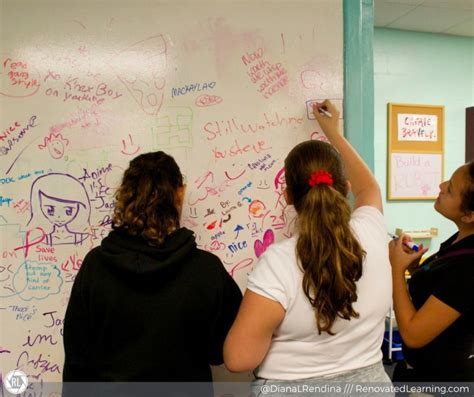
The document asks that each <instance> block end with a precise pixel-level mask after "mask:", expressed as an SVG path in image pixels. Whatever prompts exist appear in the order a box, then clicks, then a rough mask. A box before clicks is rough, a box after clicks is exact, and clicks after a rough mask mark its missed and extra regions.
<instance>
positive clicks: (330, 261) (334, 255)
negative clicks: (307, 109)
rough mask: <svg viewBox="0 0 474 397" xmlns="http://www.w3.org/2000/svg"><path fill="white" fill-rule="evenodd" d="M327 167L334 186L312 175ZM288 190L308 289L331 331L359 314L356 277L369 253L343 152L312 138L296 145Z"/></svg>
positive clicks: (321, 327)
mask: <svg viewBox="0 0 474 397" xmlns="http://www.w3.org/2000/svg"><path fill="white" fill-rule="evenodd" d="M315 171H326V172H328V173H330V174H331V176H332V179H333V184H332V186H331V185H329V184H324V183H321V184H318V185H316V186H314V187H311V185H310V183H309V180H310V179H311V174H312V173H314V172H315ZM285 179H286V184H287V196H288V199H289V201H290V202H291V203H292V204H293V205H294V207H295V210H296V212H297V213H298V241H297V245H296V251H297V256H298V259H299V263H300V266H301V268H302V270H303V272H304V275H303V291H304V293H305V295H306V296H307V298H308V299H309V302H310V303H311V305H312V306H313V307H314V310H315V317H316V324H317V327H318V332H319V334H321V333H322V332H327V333H329V334H330V335H334V333H333V332H331V328H332V326H333V324H334V321H335V320H336V318H337V317H339V318H342V319H345V320H350V319H351V318H358V317H359V314H358V313H357V312H356V311H355V310H354V307H353V303H354V302H356V301H357V287H356V281H357V280H359V279H360V277H361V276H362V262H363V260H364V257H365V252H364V251H363V249H362V247H361V245H360V243H359V241H358V240H357V239H356V237H355V236H354V234H353V232H352V230H351V227H350V225H349V221H350V218H351V207H350V205H349V202H348V200H347V198H346V195H347V193H348V186H347V180H346V177H345V173H344V169H343V164H342V161H341V158H340V156H339V153H338V152H337V151H336V150H335V149H334V148H333V147H332V146H331V145H329V144H328V143H325V142H321V141H307V142H303V143H301V144H299V145H297V146H296V147H295V148H293V150H291V152H290V153H289V154H288V156H287V158H286V160H285Z"/></svg>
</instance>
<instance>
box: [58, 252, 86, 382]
mask: <svg viewBox="0 0 474 397" xmlns="http://www.w3.org/2000/svg"><path fill="white" fill-rule="evenodd" d="M87 259H88V258H87V256H86V258H84V262H83V263H82V266H81V268H80V269H79V271H78V273H77V275H76V279H75V280H74V285H73V286H72V290H71V295H70V297H69V303H68V305H67V309H66V314H65V316H64V329H63V334H64V335H63V343H64V352H65V358H64V368H63V382H80V381H83V380H86V379H87V378H88V377H90V376H91V368H88V365H87V355H86V354H87V351H88V348H89V346H90V342H89V335H90V327H89V324H90V318H89V310H88V305H87V299H86V296H85V287H86V285H85V284H86V283H85V280H84V278H85V274H86V272H87V270H86V268H87V266H88V260H87Z"/></svg>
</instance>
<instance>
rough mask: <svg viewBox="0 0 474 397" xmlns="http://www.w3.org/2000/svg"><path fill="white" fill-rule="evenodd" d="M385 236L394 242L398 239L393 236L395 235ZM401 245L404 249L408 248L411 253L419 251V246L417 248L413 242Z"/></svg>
mask: <svg viewBox="0 0 474 397" xmlns="http://www.w3.org/2000/svg"><path fill="white" fill-rule="evenodd" d="M387 234H388V235H389V236H390V238H391V239H392V240H396V239H398V238H399V237H398V236H397V235H395V234H392V233H387ZM403 245H404V246H405V247H408V248H410V249H411V250H412V251H415V252H418V251H419V250H420V246H419V245H418V244H415V243H414V242H413V241H407V242H404V243H403Z"/></svg>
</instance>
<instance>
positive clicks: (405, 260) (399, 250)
mask: <svg viewBox="0 0 474 397" xmlns="http://www.w3.org/2000/svg"><path fill="white" fill-rule="evenodd" d="M389 236H390V237H391V238H392V241H390V244H389V257H390V264H391V265H392V272H402V273H405V270H408V271H409V272H410V273H411V272H412V271H413V270H415V269H416V268H417V267H418V265H419V263H420V259H421V257H422V256H423V254H424V253H425V252H426V251H428V248H423V244H421V245H417V244H415V243H413V241H412V240H411V238H410V236H408V235H406V234H402V235H401V236H400V237H398V236H395V235H393V234H390V233H389Z"/></svg>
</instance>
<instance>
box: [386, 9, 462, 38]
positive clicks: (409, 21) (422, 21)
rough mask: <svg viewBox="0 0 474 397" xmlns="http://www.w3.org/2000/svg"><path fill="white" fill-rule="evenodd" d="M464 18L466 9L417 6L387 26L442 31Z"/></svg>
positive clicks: (422, 30) (423, 30)
mask: <svg viewBox="0 0 474 397" xmlns="http://www.w3.org/2000/svg"><path fill="white" fill-rule="evenodd" d="M465 20H466V11H465V10H457V9H449V8H446V9H443V10H442V12H440V9H439V8H433V7H425V6H418V7H416V8H415V9H413V10H412V11H411V12H409V13H408V14H407V15H405V16H403V17H400V18H399V19H398V20H396V21H395V22H393V23H391V24H389V25H388V26H387V27H390V28H394V29H402V30H415V31H421V32H443V31H444V30H446V29H448V28H450V27H452V26H454V25H457V24H459V23H461V22H464V21H465Z"/></svg>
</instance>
